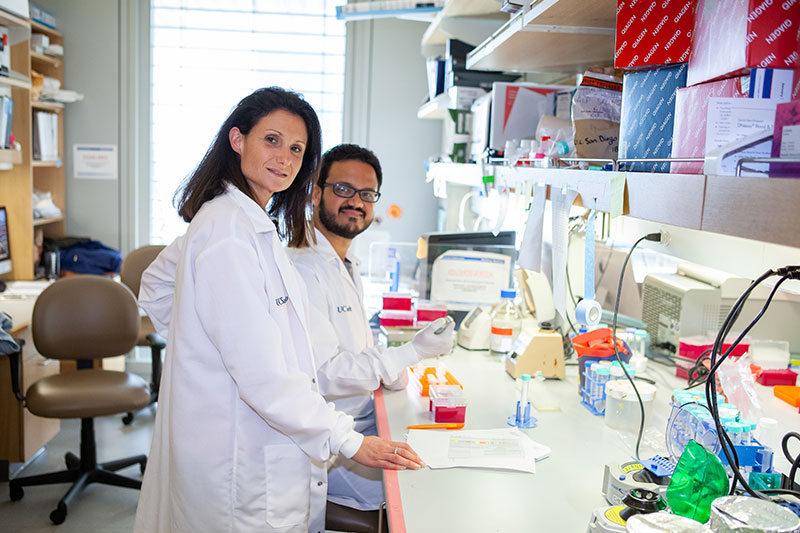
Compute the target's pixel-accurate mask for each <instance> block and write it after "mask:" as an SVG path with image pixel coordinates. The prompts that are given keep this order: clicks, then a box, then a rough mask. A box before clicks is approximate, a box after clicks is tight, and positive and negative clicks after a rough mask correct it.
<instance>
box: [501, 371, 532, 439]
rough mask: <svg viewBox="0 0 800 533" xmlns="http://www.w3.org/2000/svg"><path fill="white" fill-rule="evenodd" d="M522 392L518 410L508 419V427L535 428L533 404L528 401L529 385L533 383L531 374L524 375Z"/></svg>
mask: <svg viewBox="0 0 800 533" xmlns="http://www.w3.org/2000/svg"><path fill="white" fill-rule="evenodd" d="M520 379H522V390H521V391H520V395H519V401H518V402H517V410H516V413H515V414H513V415H509V417H508V425H509V426H515V427H518V428H535V427H536V419H535V418H534V417H532V416H531V402H529V401H528V385H529V384H530V382H531V376H530V374H522V377H521V378H520Z"/></svg>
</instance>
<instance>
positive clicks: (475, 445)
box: [408, 428, 550, 474]
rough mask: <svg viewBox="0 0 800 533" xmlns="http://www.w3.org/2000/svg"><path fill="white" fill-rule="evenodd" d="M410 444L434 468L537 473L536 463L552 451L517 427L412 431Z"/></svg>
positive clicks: (409, 434) (409, 435) (409, 439)
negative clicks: (486, 469) (461, 467)
mask: <svg viewBox="0 0 800 533" xmlns="http://www.w3.org/2000/svg"><path fill="white" fill-rule="evenodd" d="M408 444H409V445H410V446H411V447H412V448H414V451H415V452H417V454H419V456H420V457H421V458H422V460H423V461H424V462H425V463H426V464H427V465H428V466H429V467H431V468H454V467H458V466H463V467H470V468H496V469H502V470H519V471H522V472H530V473H531V474H534V473H536V460H537V459H543V458H545V457H547V456H548V455H550V448H548V447H547V446H544V445H542V444H539V443H537V442H534V441H533V440H531V439H530V437H528V436H527V435H525V434H524V433H523V432H521V431H520V430H519V429H517V428H503V429H483V430H472V431H431V430H424V429H412V430H410V431H409V432H408Z"/></svg>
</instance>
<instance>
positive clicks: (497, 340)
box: [489, 289, 522, 355]
mask: <svg viewBox="0 0 800 533" xmlns="http://www.w3.org/2000/svg"><path fill="white" fill-rule="evenodd" d="M500 297H501V298H502V300H501V302H500V304H498V306H497V307H496V308H495V309H494V311H492V329H491V336H490V341H489V347H490V349H491V351H492V353H495V354H504V355H505V354H506V353H508V352H509V351H511V346H512V345H513V344H514V341H515V340H516V339H517V336H519V333H520V331H521V330H522V313H520V311H519V308H518V307H517V305H516V304H515V303H514V298H516V297H517V291H516V289H503V290H501V291H500Z"/></svg>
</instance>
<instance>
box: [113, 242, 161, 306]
mask: <svg viewBox="0 0 800 533" xmlns="http://www.w3.org/2000/svg"><path fill="white" fill-rule="evenodd" d="M164 248H165V246H164V245H161V244H156V245H151V246H142V247H141V248H137V249H135V250H133V251H132V252H131V253H129V254H128V255H127V256H125V260H124V261H123V262H122V269H121V270H120V279H121V280H122V283H124V284H125V285H127V286H128V288H129V289H130V290H131V291H132V292H133V295H134V296H136V297H137V298H138V297H139V284H140V283H141V281H142V272H144V271H145V269H146V268H147V267H148V266H150V263H152V262H153V260H155V258H156V257H157V256H158V254H160V253H161V250H163V249H164Z"/></svg>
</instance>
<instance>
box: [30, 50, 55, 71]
mask: <svg viewBox="0 0 800 533" xmlns="http://www.w3.org/2000/svg"><path fill="white" fill-rule="evenodd" d="M31 61H32V62H33V63H44V64H46V65H51V66H53V67H56V68H58V67H59V66H60V65H61V59H59V58H57V57H53V56H49V55H47V54H40V53H39V52H34V51H33V50H31Z"/></svg>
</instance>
